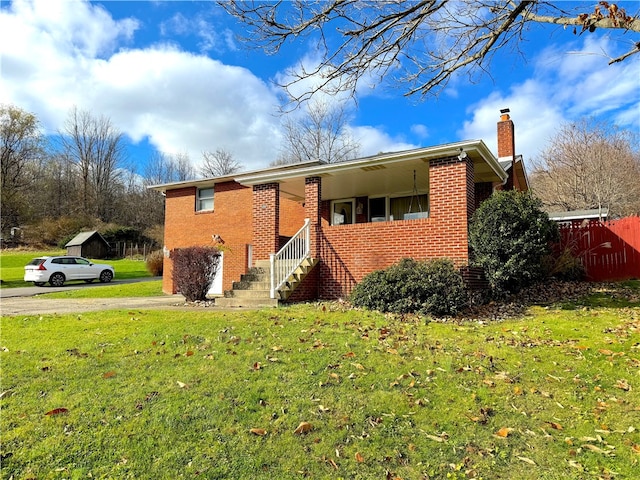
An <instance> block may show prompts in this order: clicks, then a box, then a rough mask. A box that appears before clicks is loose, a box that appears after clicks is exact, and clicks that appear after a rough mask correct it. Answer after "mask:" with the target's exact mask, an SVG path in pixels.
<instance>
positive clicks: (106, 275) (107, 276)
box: [100, 270, 113, 283]
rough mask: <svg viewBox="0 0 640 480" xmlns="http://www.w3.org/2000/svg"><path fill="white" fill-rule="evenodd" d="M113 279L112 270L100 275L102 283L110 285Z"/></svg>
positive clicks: (104, 271)
mask: <svg viewBox="0 0 640 480" xmlns="http://www.w3.org/2000/svg"><path fill="white" fill-rule="evenodd" d="M111 279H113V273H112V272H111V270H103V271H102V273H100V281H101V282H102V283H109V282H110V281H111Z"/></svg>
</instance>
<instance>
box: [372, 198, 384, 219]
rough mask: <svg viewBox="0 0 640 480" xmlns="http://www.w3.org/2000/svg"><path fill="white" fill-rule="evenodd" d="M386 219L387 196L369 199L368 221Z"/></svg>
mask: <svg viewBox="0 0 640 480" xmlns="http://www.w3.org/2000/svg"><path fill="white" fill-rule="evenodd" d="M386 220H387V197H378V198H370V199H369V221H370V222H384V221H386Z"/></svg>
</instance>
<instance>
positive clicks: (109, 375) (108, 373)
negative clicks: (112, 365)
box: [102, 370, 116, 378]
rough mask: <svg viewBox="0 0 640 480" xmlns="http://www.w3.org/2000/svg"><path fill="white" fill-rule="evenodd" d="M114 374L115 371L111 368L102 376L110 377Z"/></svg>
mask: <svg viewBox="0 0 640 480" xmlns="http://www.w3.org/2000/svg"><path fill="white" fill-rule="evenodd" d="M115 376H116V372H114V371H113V370H110V371H108V372H106V373H105V374H104V375H102V378H112V377H115Z"/></svg>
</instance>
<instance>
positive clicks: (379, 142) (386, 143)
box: [350, 126, 418, 157]
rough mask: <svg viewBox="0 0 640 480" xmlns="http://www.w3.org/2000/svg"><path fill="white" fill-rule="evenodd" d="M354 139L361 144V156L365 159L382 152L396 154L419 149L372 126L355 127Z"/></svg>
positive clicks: (353, 130)
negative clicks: (401, 151) (396, 152)
mask: <svg viewBox="0 0 640 480" xmlns="http://www.w3.org/2000/svg"><path fill="white" fill-rule="evenodd" d="M350 131H351V134H352V135H353V137H354V138H355V139H356V140H357V141H358V142H359V143H360V154H361V155H362V156H364V157H366V156H369V155H376V154H378V153H381V152H395V151H400V150H410V149H412V148H418V145H414V144H412V143H407V142H405V141H404V140H402V139H399V138H394V137H392V136H390V135H389V134H387V133H385V132H384V130H382V129H380V128H376V127H371V126H354V127H351V128H350Z"/></svg>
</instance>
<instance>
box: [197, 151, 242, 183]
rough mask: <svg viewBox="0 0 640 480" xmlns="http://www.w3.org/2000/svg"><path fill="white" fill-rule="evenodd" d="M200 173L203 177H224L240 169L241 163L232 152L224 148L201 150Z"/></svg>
mask: <svg viewBox="0 0 640 480" xmlns="http://www.w3.org/2000/svg"><path fill="white" fill-rule="evenodd" d="M202 162H203V163H202V166H201V167H200V174H201V175H202V176H203V177H224V176H225V175H231V174H232V173H236V172H238V171H240V170H241V168H242V165H240V163H239V162H238V161H237V160H236V159H235V158H233V154H232V153H231V152H229V151H228V150H225V149H224V148H216V150H215V151H213V152H211V151H209V152H202Z"/></svg>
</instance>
